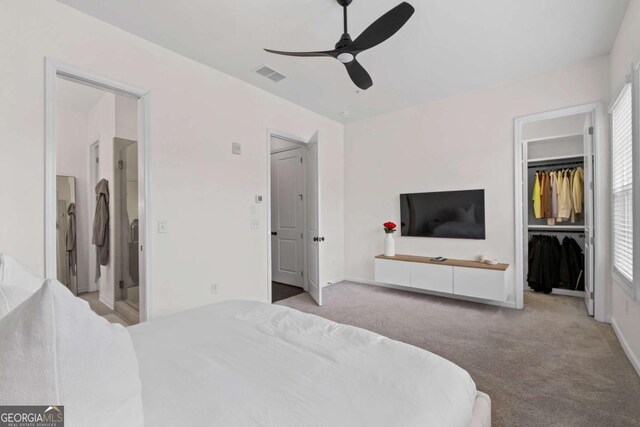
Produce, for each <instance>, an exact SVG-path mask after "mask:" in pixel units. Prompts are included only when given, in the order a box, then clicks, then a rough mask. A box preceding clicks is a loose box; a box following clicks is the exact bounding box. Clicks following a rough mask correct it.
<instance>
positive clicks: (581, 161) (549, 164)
mask: <svg viewBox="0 0 640 427" xmlns="http://www.w3.org/2000/svg"><path fill="white" fill-rule="evenodd" d="M569 165H584V160H580V161H573V162H556V163H546V164H540V165H529V166H528V168H529V169H545V168H551V167H554V166H569Z"/></svg>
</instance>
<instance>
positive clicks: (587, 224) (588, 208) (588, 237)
mask: <svg viewBox="0 0 640 427" xmlns="http://www.w3.org/2000/svg"><path fill="white" fill-rule="evenodd" d="M593 132H594V127H593V123H592V120H591V115H588V116H587V121H586V123H585V127H584V209H583V212H584V303H585V304H586V306H587V311H588V312H589V315H590V316H593V298H594V296H595V295H594V290H593V289H594V286H593V281H594V278H595V275H594V274H593V265H594V253H593V252H594V251H593V241H594V237H593V236H594V233H593V209H594V203H593V188H594V185H593V176H594V175H593V169H594V165H595V161H594V156H593Z"/></svg>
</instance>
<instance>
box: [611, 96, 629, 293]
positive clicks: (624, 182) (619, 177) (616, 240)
mask: <svg viewBox="0 0 640 427" xmlns="http://www.w3.org/2000/svg"><path fill="white" fill-rule="evenodd" d="M631 93H632V91H631V85H630V84H628V85H626V86H625V87H624V89H623V90H622V92H621V93H620V96H618V99H617V100H616V102H615V104H614V105H613V107H612V108H611V143H612V151H611V158H612V166H611V167H612V187H613V188H612V189H613V269H614V272H615V273H617V276H618V277H620V278H622V280H623V281H625V282H626V284H627V285H629V286H632V285H633V167H632V166H633V162H632V158H633V156H632V154H633V145H632V140H633V138H632V133H633V132H632V121H633V120H632V96H631Z"/></svg>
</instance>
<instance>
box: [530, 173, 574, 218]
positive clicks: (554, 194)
mask: <svg viewBox="0 0 640 427" xmlns="http://www.w3.org/2000/svg"><path fill="white" fill-rule="evenodd" d="M531 200H532V201H533V216H534V217H535V218H536V219H546V220H547V224H548V225H555V224H556V223H559V222H564V221H571V222H576V221H577V220H578V219H579V216H580V215H581V214H582V213H583V212H584V169H582V168H581V167H577V168H571V169H559V170H546V171H537V172H536V174H535V176H534V182H533V194H532V197H531Z"/></svg>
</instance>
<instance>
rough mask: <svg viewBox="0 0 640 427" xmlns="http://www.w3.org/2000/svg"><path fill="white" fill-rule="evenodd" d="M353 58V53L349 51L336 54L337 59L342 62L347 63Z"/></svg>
mask: <svg viewBox="0 0 640 427" xmlns="http://www.w3.org/2000/svg"><path fill="white" fill-rule="evenodd" d="M354 59H355V57H354V56H353V54H351V53H349V52H343V53H341V54H340V55H338V61H340V62H342V63H343V64H348V63H349V62H351V61H353V60H354Z"/></svg>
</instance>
